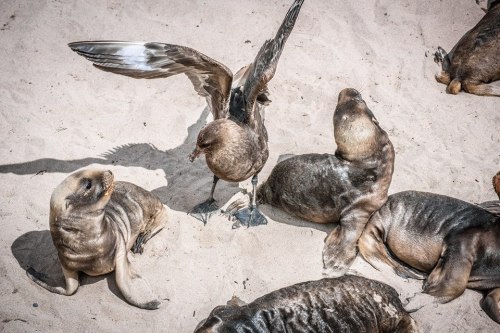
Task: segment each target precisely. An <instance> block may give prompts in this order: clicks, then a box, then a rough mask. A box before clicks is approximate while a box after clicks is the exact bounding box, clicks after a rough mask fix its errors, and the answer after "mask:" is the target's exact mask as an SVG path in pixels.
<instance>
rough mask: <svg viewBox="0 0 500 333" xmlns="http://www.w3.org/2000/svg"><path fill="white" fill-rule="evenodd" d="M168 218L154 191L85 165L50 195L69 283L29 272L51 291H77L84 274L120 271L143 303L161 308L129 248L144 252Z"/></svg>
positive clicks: (136, 301)
mask: <svg viewBox="0 0 500 333" xmlns="http://www.w3.org/2000/svg"><path fill="white" fill-rule="evenodd" d="M166 222H167V210H166V208H165V207H164V206H163V204H162V203H161V202H160V200H159V199H158V198H157V197H156V196H155V195H154V194H152V193H150V192H148V191H146V190H144V189H142V188H140V187H139V186H136V185H134V184H131V183H128V182H114V181H113V174H112V173H111V171H100V170H92V169H85V170H81V171H77V172H75V173H73V174H71V175H70V176H68V177H67V178H66V179H65V180H64V181H63V182H62V183H61V184H60V185H59V186H57V188H56V189H55V190H54V192H53V194H52V197H51V199H50V233H51V235H52V240H53V242H54V245H55V247H56V249H57V252H58V256H59V261H60V262H61V266H62V271H63V274H64V279H65V281H66V287H65V288H62V287H53V286H49V285H48V284H47V283H45V282H43V281H42V280H40V278H39V274H38V273H37V272H36V271H34V269H32V268H30V269H28V271H27V274H28V276H29V277H30V278H31V279H32V280H33V281H34V282H36V283H37V284H39V285H40V286H42V287H44V288H46V289H47V290H49V291H51V292H54V293H57V294H61V295H72V294H74V293H75V292H76V290H77V289H78V286H79V280H78V273H79V272H84V273H85V274H88V275H91V276H96V275H103V274H107V273H110V272H112V271H115V279H116V285H117V286H118V289H120V291H121V293H122V294H123V296H124V297H125V299H126V300H127V301H128V302H129V303H130V304H133V305H135V306H137V307H140V308H144V309H156V308H158V306H159V304H160V302H159V301H158V300H156V299H155V298H154V297H153V295H152V291H151V289H150V287H149V285H148V283H147V281H146V280H144V279H143V278H141V277H140V276H139V275H138V274H136V273H134V272H132V271H131V269H130V267H129V261H128V259H127V252H128V251H129V250H132V252H135V253H137V252H139V253H142V250H143V246H144V244H145V243H146V242H147V241H148V240H149V239H150V238H151V237H153V235H155V234H156V233H157V232H159V231H160V230H161V229H162V228H163V227H164V226H165V224H166Z"/></svg>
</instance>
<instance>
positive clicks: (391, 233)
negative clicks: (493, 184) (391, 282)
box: [358, 191, 500, 323]
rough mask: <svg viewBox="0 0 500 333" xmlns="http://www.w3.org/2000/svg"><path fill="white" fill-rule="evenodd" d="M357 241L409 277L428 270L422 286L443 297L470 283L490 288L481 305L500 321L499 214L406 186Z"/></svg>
mask: <svg viewBox="0 0 500 333" xmlns="http://www.w3.org/2000/svg"><path fill="white" fill-rule="evenodd" d="M358 247H359V251H360V253H361V255H362V256H363V258H365V260H366V261H368V262H369V263H370V264H371V265H372V266H374V267H375V268H377V266H378V264H380V263H385V264H387V265H389V266H390V267H391V268H392V269H393V270H394V272H395V273H396V274H398V275H400V276H402V277H405V278H420V279H421V278H424V277H425V276H427V278H426V280H425V282H424V285H423V292H424V293H427V294H429V295H431V296H435V297H437V300H438V301H439V302H441V303H446V302H449V301H451V300H453V299H455V298H457V297H458V296H460V295H461V294H462V293H463V292H464V290H465V289H466V288H471V289H476V290H481V291H485V292H486V296H485V298H484V299H483V300H482V302H481V307H482V308H483V310H484V311H485V312H486V313H487V314H488V315H489V316H490V317H491V318H492V319H493V320H495V321H496V322H498V323H500V311H499V307H498V301H500V217H499V216H497V215H494V214H491V213H490V212H488V211H487V210H485V209H482V208H481V207H479V206H477V205H474V204H471V203H468V202H465V201H462V200H459V199H455V198H451V197H447V196H443V195H439V194H433V193H426V192H416V191H406V192H400V193H397V194H393V195H391V196H389V199H388V201H387V202H386V204H385V205H384V206H382V208H380V209H379V210H378V211H377V212H376V213H374V214H373V216H372V217H371V218H370V220H369V222H368V224H367V225H366V228H365V230H364V231H363V234H362V235H361V237H360V239H359V242H358Z"/></svg>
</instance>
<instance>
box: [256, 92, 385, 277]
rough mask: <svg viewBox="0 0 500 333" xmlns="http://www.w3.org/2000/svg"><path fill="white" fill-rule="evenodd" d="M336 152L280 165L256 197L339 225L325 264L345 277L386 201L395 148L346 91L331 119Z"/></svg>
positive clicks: (361, 103)
mask: <svg viewBox="0 0 500 333" xmlns="http://www.w3.org/2000/svg"><path fill="white" fill-rule="evenodd" d="M333 126H334V136H335V142H336V143H337V150H336V152H335V155H331V154H306V155H299V156H294V157H291V158H289V159H287V160H284V161H282V162H280V163H278V164H277V165H276V166H275V167H274V169H273V170H272V172H271V175H270V176H269V178H268V179H267V181H266V182H265V183H264V184H262V185H261V186H260V187H259V189H258V191H257V198H258V200H259V201H260V202H261V203H268V204H271V205H273V206H275V207H279V208H281V209H283V210H285V211H286V212H288V213H290V214H294V215H296V216H298V217H301V218H303V219H305V220H308V221H312V222H316V223H338V224H337V225H336V226H335V228H334V229H333V231H332V232H331V233H330V234H329V235H328V236H327V238H326V240H325V247H324V250H323V262H324V264H325V267H326V268H328V269H331V270H334V272H333V273H335V274H338V275H341V274H343V273H345V271H346V270H347V268H348V267H349V266H350V265H351V263H352V261H353V260H354V259H355V257H356V242H357V240H358V238H359V236H360V235H361V232H362V231H363V228H364V227H365V224H366V222H367V221H368V218H369V217H370V215H371V214H372V213H373V212H374V211H376V210H377V209H378V208H380V206H382V205H383V204H384V202H385V201H386V200H387V191H388V189H389V185H390V183H391V179H392V172H393V167H394V148H393V146H392V143H391V141H390V140H389V136H388V135H387V133H386V132H385V131H384V130H383V129H382V128H381V127H380V126H379V124H378V121H377V120H376V119H375V116H374V115H373V113H372V112H371V111H370V109H368V107H367V106H366V103H365V101H363V99H362V98H361V95H360V94H359V92H357V91H356V90H354V89H350V88H348V89H344V90H342V91H341V92H340V94H339V99H338V105H337V108H336V109H335V113H334V115H333Z"/></svg>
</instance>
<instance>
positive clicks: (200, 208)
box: [189, 175, 219, 224]
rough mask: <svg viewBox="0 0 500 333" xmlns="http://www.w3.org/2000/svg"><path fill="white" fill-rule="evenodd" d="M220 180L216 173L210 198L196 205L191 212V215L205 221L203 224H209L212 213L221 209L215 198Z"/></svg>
mask: <svg viewBox="0 0 500 333" xmlns="http://www.w3.org/2000/svg"><path fill="white" fill-rule="evenodd" d="M218 181H219V177H217V176H216V175H214V181H213V183H212V190H211V191H210V196H209V197H208V199H207V200H205V201H203V202H202V203H200V204H198V205H196V206H195V207H194V208H193V209H192V210H191V212H189V215H191V216H193V217H194V218H196V219H198V220H200V221H201V222H203V224H207V222H208V219H209V217H210V215H212V213H213V212H214V211H216V210H217V209H219V206H217V203H216V202H215V199H214V191H215V186H216V185H217V182H218Z"/></svg>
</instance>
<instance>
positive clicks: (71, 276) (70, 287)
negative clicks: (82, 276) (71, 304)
mask: <svg viewBox="0 0 500 333" xmlns="http://www.w3.org/2000/svg"><path fill="white" fill-rule="evenodd" d="M62 270H63V273H64V280H65V281H66V288H63V287H54V286H51V285H49V284H47V283H46V282H45V281H43V280H42V275H43V274H40V273H39V272H37V271H36V270H35V269H34V268H33V267H29V268H28V269H27V270H26V275H28V277H29V278H30V279H31V280H32V281H33V282H35V283H36V284H38V285H39V286H41V287H43V288H45V289H47V290H48V291H50V292H53V293H56V294H59V295H64V296H70V295H73V294H74V293H75V292H76V290H77V289H78V286H79V285H80V283H79V281H78V272H76V271H68V270H67V269H64V267H62Z"/></svg>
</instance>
